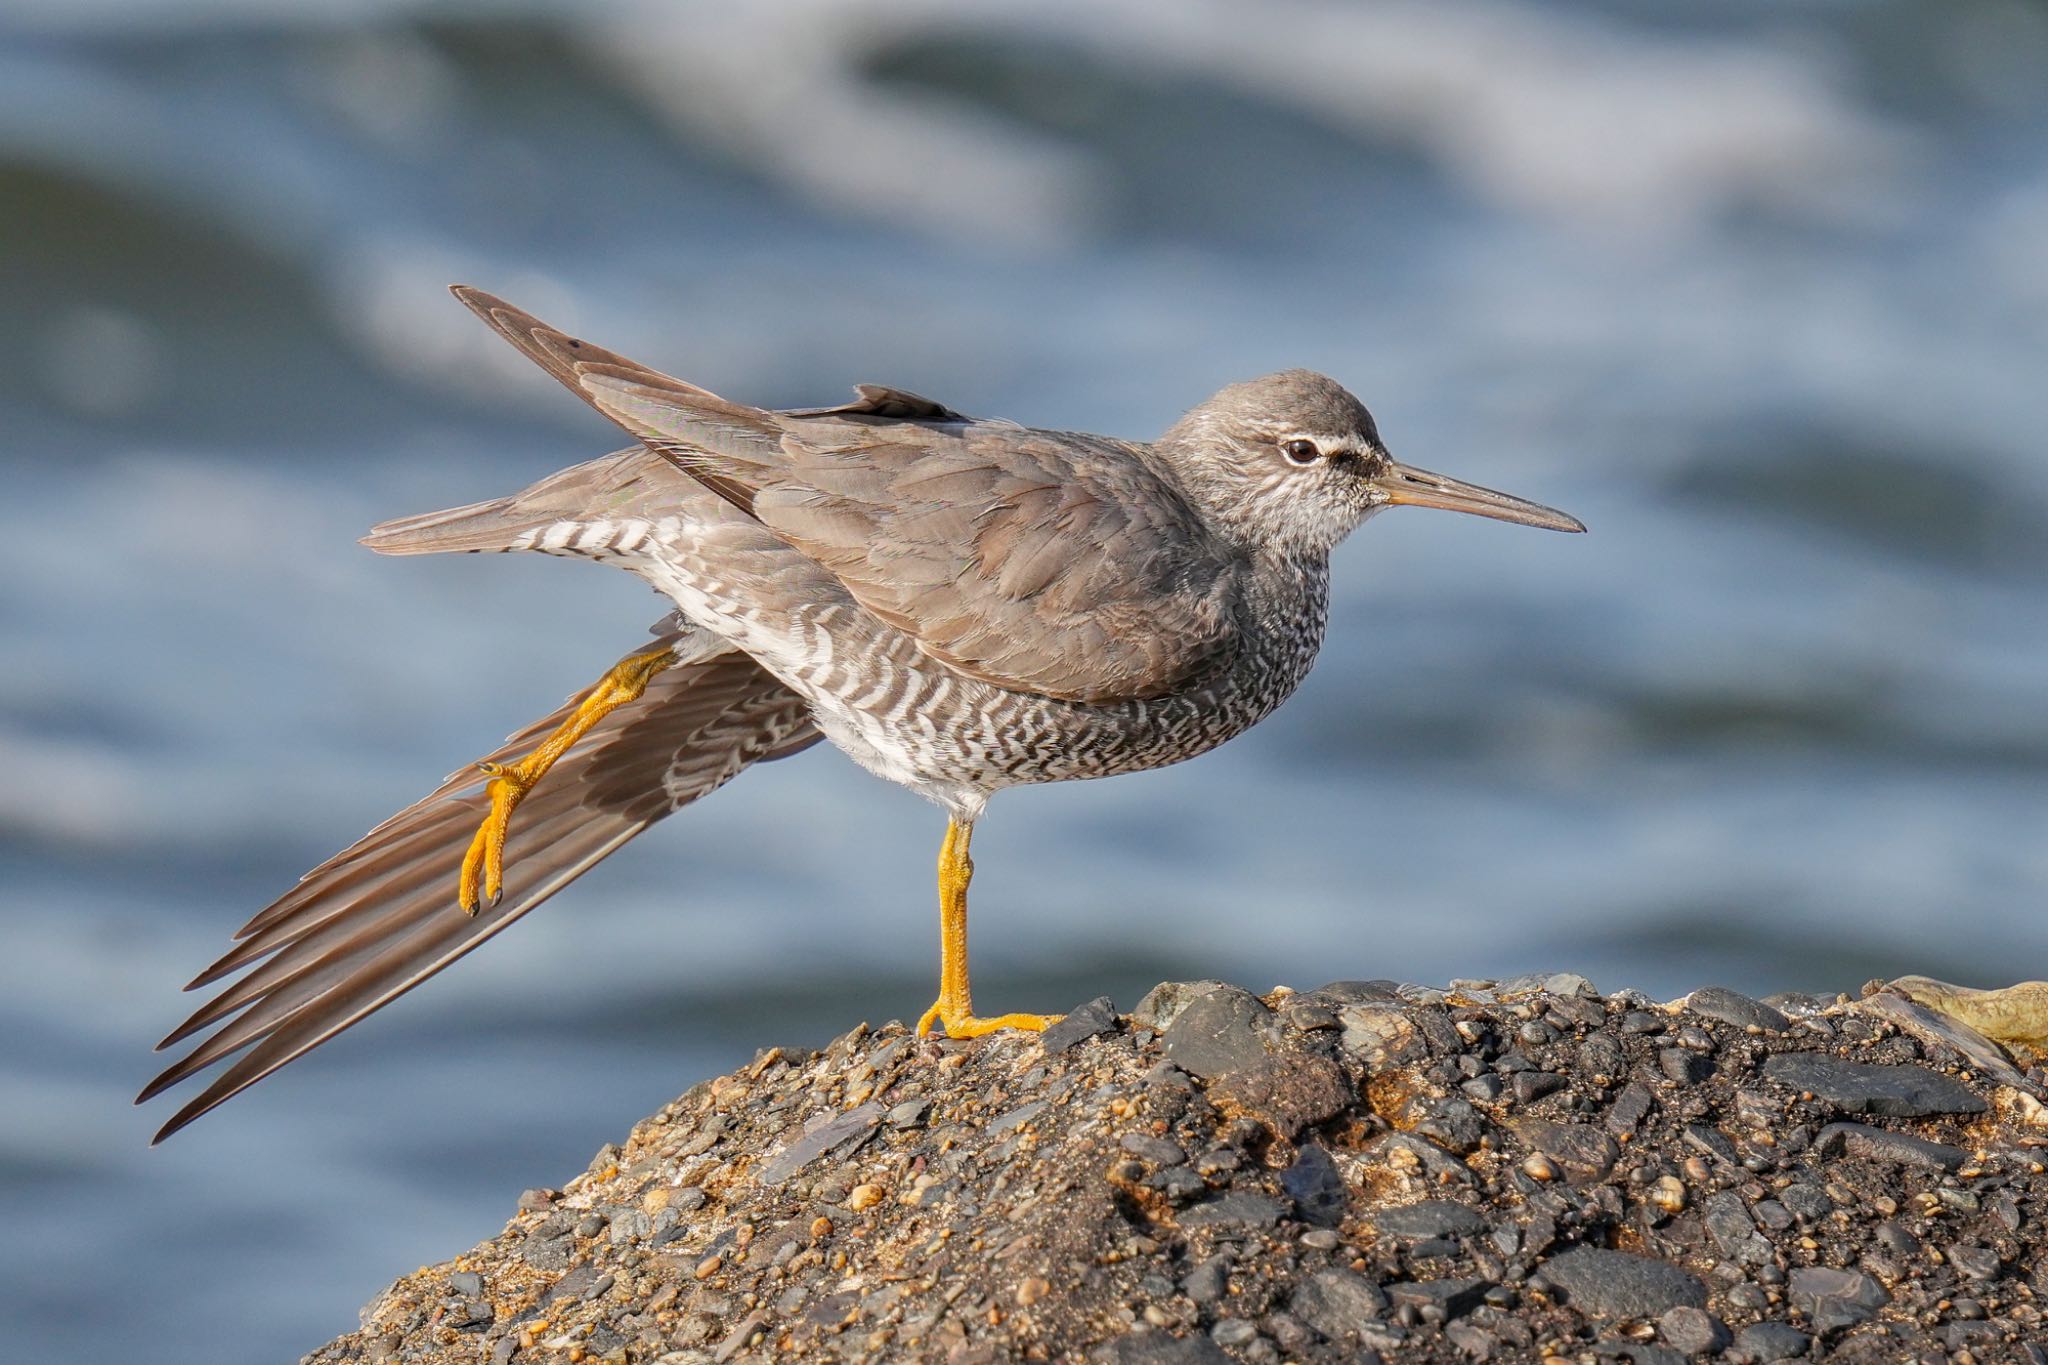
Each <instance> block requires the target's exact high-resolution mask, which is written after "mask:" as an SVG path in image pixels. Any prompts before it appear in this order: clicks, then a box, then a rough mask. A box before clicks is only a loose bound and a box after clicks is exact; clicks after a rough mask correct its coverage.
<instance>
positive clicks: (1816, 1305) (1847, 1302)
mask: <svg viewBox="0 0 2048 1365" xmlns="http://www.w3.org/2000/svg"><path fill="white" fill-rule="evenodd" d="M1788 1292H1789V1293H1790V1296H1791V1299H1792V1306H1793V1307H1795V1308H1797V1309H1799V1311H1800V1312H1802V1313H1804V1314H1806V1319H1807V1322H1808V1323H1809V1324H1810V1325H1811V1326H1812V1327H1813V1330H1814V1331H1815V1332H1818V1333H1821V1334H1823V1335H1825V1334H1826V1333H1829V1332H1832V1331H1835V1330H1836V1329H1838V1328H1842V1327H1854V1326H1855V1325H1856V1324H1857V1323H1859V1322H1867V1321H1869V1320H1870V1319H1871V1318H1873V1317H1875V1316H1877V1313H1878V1311H1879V1310H1880V1309H1882V1308H1883V1307H1884V1306H1885V1305H1886V1304H1887V1303H1890V1302H1891V1295H1889V1294H1887V1293H1885V1291H1884V1286H1883V1285H1881V1284H1879V1283H1878V1282H1877V1281H1876V1280H1873V1279H1871V1278H1870V1276H1868V1275H1864V1274H1861V1273H1859V1272H1857V1271H1853V1270H1834V1269H1831V1268H1829V1267H1827V1266H1817V1265H1813V1266H1798V1267H1796V1268H1794V1270H1793V1271H1792V1275H1791V1278H1790V1281H1789V1282H1788Z"/></svg>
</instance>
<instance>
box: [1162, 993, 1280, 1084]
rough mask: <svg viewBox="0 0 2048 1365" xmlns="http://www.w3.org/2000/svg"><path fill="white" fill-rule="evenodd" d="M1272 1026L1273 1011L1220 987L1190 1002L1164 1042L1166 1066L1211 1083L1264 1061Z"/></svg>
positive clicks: (1165, 1034) (1247, 995) (1251, 997)
mask: <svg viewBox="0 0 2048 1365" xmlns="http://www.w3.org/2000/svg"><path fill="white" fill-rule="evenodd" d="M1147 998H1148V999H1149V998H1150V997H1147ZM1272 1021H1273V1011H1271V1010H1269V1009H1267V1008H1266V1006H1265V1004H1264V1002H1262V1001H1261V1000H1260V999H1259V998H1258V997H1257V996H1255V995H1253V994H1252V993H1251V992H1250V991H1247V990H1243V989H1241V988H1239V987H1237V986H1218V987H1216V988H1215V989H1213V990H1210V991H1206V992H1204V993H1203V994H1201V995H1198V996H1196V997H1195V998H1194V999H1193V1000H1191V1001H1189V1002H1188V1003H1187V1005H1186V1006H1185V1007H1184V1008H1182V1009H1181V1010H1180V1011H1179V1013H1177V1014H1176V1015H1175V1016H1174V1019H1173V1022H1172V1023H1171V1024H1169V1025H1167V1026H1166V1029H1165V1031H1164V1032H1163V1033H1162V1035H1161V1038H1162V1040H1163V1041H1164V1043H1165V1047H1166V1057H1167V1060H1168V1061H1170V1062H1172V1063H1173V1064H1174V1065H1175V1066H1177V1067H1179V1068H1180V1069H1181V1070H1183V1071H1185V1072H1187V1073H1188V1074H1189V1075H1191V1076H1198V1077H1201V1078H1202V1079H1203V1080H1211V1079H1214V1078H1215V1077H1218V1076H1223V1075H1227V1074H1229V1073H1230V1072H1233V1071H1242V1070H1244V1069H1245V1068H1246V1067H1248V1066H1251V1065H1252V1064H1253V1063H1255V1062H1259V1061H1263V1060H1265V1058H1266V1055H1267V1054H1266V1030H1267V1029H1268V1028H1270V1027H1271V1025H1272Z"/></svg>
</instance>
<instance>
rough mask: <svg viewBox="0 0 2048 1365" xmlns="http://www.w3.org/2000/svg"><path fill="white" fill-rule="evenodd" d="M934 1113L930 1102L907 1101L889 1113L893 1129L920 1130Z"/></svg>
mask: <svg viewBox="0 0 2048 1365" xmlns="http://www.w3.org/2000/svg"><path fill="white" fill-rule="evenodd" d="M931 1112H932V1102H931V1101H930V1100H905V1101H903V1103H901V1104H899V1105H897V1106H896V1107H894V1108H893V1109H891V1110H890V1111H889V1126H890V1127H891V1128H919V1127H922V1126H923V1125H924V1121H925V1118H926V1116H928V1115H929V1114H930V1113H931Z"/></svg>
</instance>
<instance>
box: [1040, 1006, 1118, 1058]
mask: <svg viewBox="0 0 2048 1365" xmlns="http://www.w3.org/2000/svg"><path fill="white" fill-rule="evenodd" d="M1116 1027H1117V1017H1116V1005H1115V1004H1114V1003H1112V1002H1111V1000H1110V998H1109V997H1108V996H1106V995H1098V996H1097V997H1095V998H1094V999H1093V1000H1090V1001H1089V1002H1088V1003H1087V1004H1085V1005H1080V1006H1077V1007H1075V1008H1074V1009H1071V1010H1069V1011H1067V1013H1066V1015H1065V1016H1064V1017H1063V1018H1061V1019H1060V1020H1059V1021H1058V1022H1057V1023H1054V1024H1052V1025H1050V1026H1049V1027H1048V1028H1047V1029H1046V1030H1045V1032H1043V1033H1041V1034H1039V1035H1038V1044H1039V1046H1040V1047H1042V1048H1044V1049H1045V1055H1046V1056H1048V1057H1056V1056H1058V1055H1059V1054H1060V1053H1062V1052H1065V1051H1066V1050H1067V1049H1068V1048H1070V1047H1074V1046H1076V1045H1077V1044H1080V1043H1083V1042H1086V1041H1087V1040H1088V1039H1090V1038H1099V1037H1101V1036H1102V1035H1103V1034H1105V1033H1111V1032H1114V1031H1115V1029H1116Z"/></svg>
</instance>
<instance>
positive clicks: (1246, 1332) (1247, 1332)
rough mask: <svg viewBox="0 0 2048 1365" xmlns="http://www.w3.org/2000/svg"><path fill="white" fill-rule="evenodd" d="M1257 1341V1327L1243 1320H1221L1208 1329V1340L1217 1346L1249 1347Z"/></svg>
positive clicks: (1253, 1323) (1255, 1324)
mask: <svg viewBox="0 0 2048 1365" xmlns="http://www.w3.org/2000/svg"><path fill="white" fill-rule="evenodd" d="M1258 1339H1259V1325H1258V1324H1257V1323H1255V1322H1252V1321H1249V1320H1248V1319H1245V1318H1223V1319H1220V1320H1219V1321H1218V1322H1217V1323H1216V1325H1215V1326H1214V1327H1211V1328H1210V1329H1209V1340H1211V1341H1213V1342H1215V1343H1216V1344H1217V1345H1218V1346H1230V1347H1237V1346H1249V1345H1251V1344H1252V1343H1253V1342H1255V1341H1257V1340H1258Z"/></svg>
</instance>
